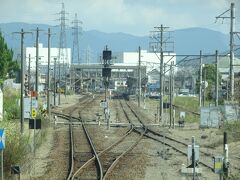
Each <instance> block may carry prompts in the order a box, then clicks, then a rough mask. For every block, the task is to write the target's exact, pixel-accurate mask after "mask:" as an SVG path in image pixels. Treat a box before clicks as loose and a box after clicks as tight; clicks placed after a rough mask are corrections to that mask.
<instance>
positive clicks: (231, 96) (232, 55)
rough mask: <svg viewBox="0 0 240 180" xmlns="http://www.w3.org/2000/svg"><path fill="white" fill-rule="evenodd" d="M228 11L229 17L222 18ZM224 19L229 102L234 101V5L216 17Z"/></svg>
mask: <svg viewBox="0 0 240 180" xmlns="http://www.w3.org/2000/svg"><path fill="white" fill-rule="evenodd" d="M229 11H230V16H224V15H225V14H226V13H227V12H229ZM219 18H221V19H225V18H230V44H229V46H230V52H229V53H230V70H229V73H230V98H231V101H233V100H234V70H233V66H234V63H233V61H234V33H236V32H234V31H235V18H236V17H235V5H234V3H231V7H230V9H228V10H227V11H225V12H224V13H222V14H220V15H219V16H217V17H216V20H217V19H219Z"/></svg>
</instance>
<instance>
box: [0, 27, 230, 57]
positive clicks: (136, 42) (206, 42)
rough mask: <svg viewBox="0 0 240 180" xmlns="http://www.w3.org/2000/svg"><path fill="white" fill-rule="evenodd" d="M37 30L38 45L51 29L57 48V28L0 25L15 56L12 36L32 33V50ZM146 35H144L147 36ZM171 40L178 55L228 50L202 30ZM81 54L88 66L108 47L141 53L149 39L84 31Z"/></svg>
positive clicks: (224, 41) (217, 36)
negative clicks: (22, 31) (87, 60)
mask: <svg viewBox="0 0 240 180" xmlns="http://www.w3.org/2000/svg"><path fill="white" fill-rule="evenodd" d="M36 27H39V28H40V29H41V30H43V31H41V32H40V42H41V43H43V44H44V46H45V47H46V46H47V35H46V32H47V28H48V27H50V28H51V29H52V32H53V33H54V34H55V35H54V36H52V37H53V38H52V46H53V47H58V46H59V45H58V44H59V40H58V34H59V27H56V26H49V25H46V24H27V23H2V24H0V29H1V31H2V32H3V35H4V37H5V39H6V41H7V43H8V45H9V46H10V47H11V48H13V50H14V51H15V52H18V50H19V48H20V38H19V35H17V34H12V33H13V32H16V31H21V28H23V29H24V31H32V32H33V34H32V35H29V34H28V35H26V36H25V40H24V44H25V46H33V44H34V42H35V34H34V31H33V30H34V29H36ZM66 32H67V46H68V47H70V48H71V47H72V41H73V37H72V29H71V28H67V30H66ZM147 33H148V32H146V34H147ZM173 36H174V43H175V44H174V48H175V52H176V53H177V54H199V51H200V50H202V51H203V53H205V54H207V53H213V52H215V50H219V51H220V52H222V51H226V50H227V49H228V44H229V42H228V41H229V40H228V35H225V34H223V33H221V32H218V31H213V30H209V29H204V28H189V29H180V30H175V31H174V33H173ZM79 44H80V54H81V61H82V62H85V56H86V49H89V51H90V54H91V55H90V58H91V62H96V59H97V57H98V56H99V55H100V54H101V51H102V50H103V48H104V47H105V45H108V47H109V48H110V49H111V50H112V51H114V52H121V51H137V48H138V46H141V47H142V49H148V46H149V37H148V35H146V36H134V35H131V34H127V33H122V32H119V33H104V32H100V31H97V30H91V31H83V32H82V34H81V36H80V43H79Z"/></svg>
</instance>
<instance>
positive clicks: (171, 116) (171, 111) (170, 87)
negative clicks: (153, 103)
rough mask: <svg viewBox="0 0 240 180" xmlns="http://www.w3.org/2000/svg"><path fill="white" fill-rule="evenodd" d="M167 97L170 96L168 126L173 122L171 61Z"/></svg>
mask: <svg viewBox="0 0 240 180" xmlns="http://www.w3.org/2000/svg"><path fill="white" fill-rule="evenodd" d="M169 84H170V86H169V98H170V111H169V112H170V114H169V115H170V125H169V128H171V127H172V122H173V62H171V66H170V79H169Z"/></svg>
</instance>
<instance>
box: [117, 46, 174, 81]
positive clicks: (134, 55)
mask: <svg viewBox="0 0 240 180" xmlns="http://www.w3.org/2000/svg"><path fill="white" fill-rule="evenodd" d="M171 62H173V64H174V65H175V64H176V53H163V64H165V67H166V71H167V72H166V75H168V74H169V72H170V71H169V67H170V65H171ZM138 63H139V53H138V52H137V51H136V52H122V53H118V54H116V59H115V60H114V62H113V64H114V65H120V66H121V65H128V66H131V65H132V66H138ZM141 66H146V73H147V75H148V82H149V83H156V81H159V70H160V68H159V67H160V53H154V52H147V50H141ZM176 71H177V69H176V67H175V72H176ZM153 72H154V73H153Z"/></svg>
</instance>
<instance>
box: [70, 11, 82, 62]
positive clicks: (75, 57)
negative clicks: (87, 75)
mask: <svg viewBox="0 0 240 180" xmlns="http://www.w3.org/2000/svg"><path fill="white" fill-rule="evenodd" d="M72 24H73V27H72V29H73V34H72V35H73V49H72V63H73V62H75V63H78V64H80V54H79V35H80V34H81V32H82V27H81V26H80V24H82V21H79V20H78V18H77V14H75V18H74V20H73V21H72Z"/></svg>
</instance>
